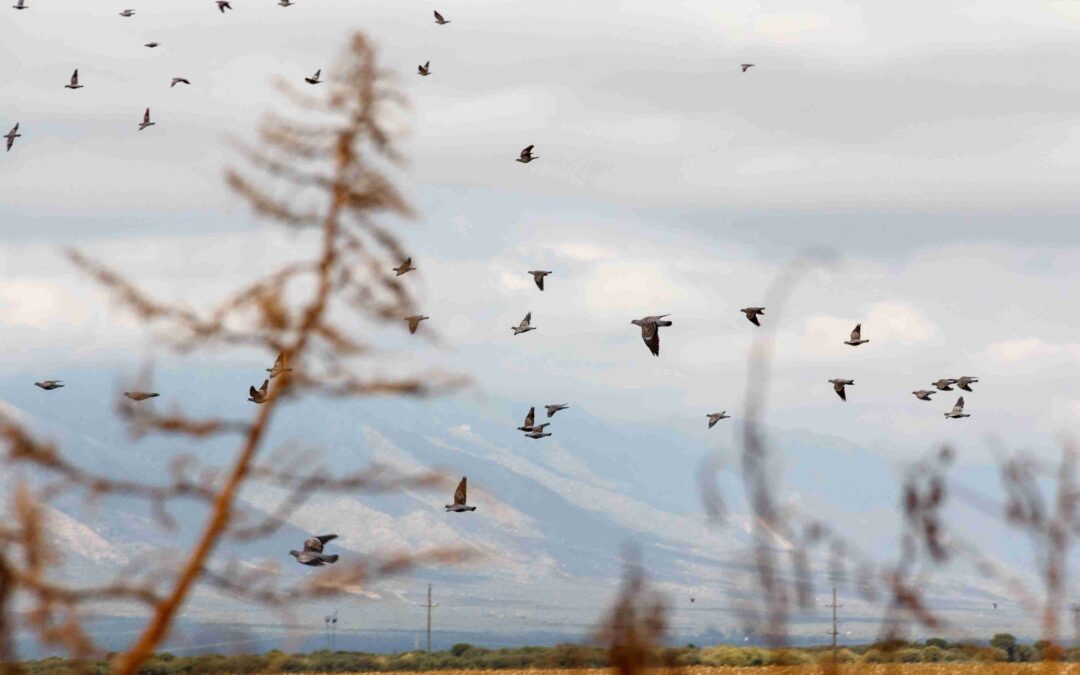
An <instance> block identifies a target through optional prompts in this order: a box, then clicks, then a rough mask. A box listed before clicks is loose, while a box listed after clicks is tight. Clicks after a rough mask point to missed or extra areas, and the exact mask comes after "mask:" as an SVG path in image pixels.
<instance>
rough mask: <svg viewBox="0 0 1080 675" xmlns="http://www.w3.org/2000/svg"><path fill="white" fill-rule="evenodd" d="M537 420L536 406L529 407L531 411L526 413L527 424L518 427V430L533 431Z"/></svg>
mask: <svg viewBox="0 0 1080 675" xmlns="http://www.w3.org/2000/svg"><path fill="white" fill-rule="evenodd" d="M535 421H536V407H535V406H533V407H532V408H529V412H528V414H527V415H525V424H523V425H521V426H520V427H518V431H532V429H533V422H535Z"/></svg>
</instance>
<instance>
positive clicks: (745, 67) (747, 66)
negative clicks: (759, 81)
mask: <svg viewBox="0 0 1080 675" xmlns="http://www.w3.org/2000/svg"><path fill="white" fill-rule="evenodd" d="M739 67H740V68H742V71H743V72H744V73H745V72H746V71H748V70H750V69H751V68H753V67H754V64H753V63H743V64H740V66H739Z"/></svg>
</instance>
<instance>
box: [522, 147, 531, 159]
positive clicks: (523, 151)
mask: <svg viewBox="0 0 1080 675" xmlns="http://www.w3.org/2000/svg"><path fill="white" fill-rule="evenodd" d="M532 150H533V146H531V145H530V146H528V147H527V148H525V149H524V150H522V151H521V156H522V157H528V156H529V155H531V154H532Z"/></svg>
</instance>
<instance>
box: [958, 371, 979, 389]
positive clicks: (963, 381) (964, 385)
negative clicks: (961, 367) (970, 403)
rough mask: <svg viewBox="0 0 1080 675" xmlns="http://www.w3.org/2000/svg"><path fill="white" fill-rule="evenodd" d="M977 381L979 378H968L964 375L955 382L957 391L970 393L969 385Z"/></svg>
mask: <svg viewBox="0 0 1080 675" xmlns="http://www.w3.org/2000/svg"><path fill="white" fill-rule="evenodd" d="M978 381H979V378H977V377H969V376H967V375H964V376H962V377H961V378H960V379H959V380H957V381H956V386H957V388H958V389H963V390H964V391H971V390H972V389H971V385H972V384H974V383H975V382H978Z"/></svg>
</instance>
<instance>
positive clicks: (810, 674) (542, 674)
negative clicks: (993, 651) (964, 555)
mask: <svg viewBox="0 0 1080 675" xmlns="http://www.w3.org/2000/svg"><path fill="white" fill-rule="evenodd" d="M614 672H615V671H613V670H611V669H608V668H582V669H546V670H544V669H531V670H436V671H398V672H388V673H379V675H613V674H614ZM650 672H655V673H657V674H663V673H671V675H675V674H676V673H677V674H679V675H827V674H831V673H832V672H833V669H832V668H831V667H825V666H820V665H802V666H707V667H702V666H691V667H687V668H682V669H680V670H678V671H664V670H657V671H650ZM836 672H837V673H839V675H901V674H903V675H909V674H910V675H983V674H984V673H985V674H987V675H1013V674H1014V673H1016V674H1020V675H1043V674H1045V675H1080V663H1060V664H1051V663H873V664H862V663H856V664H850V665H841V666H840V667H839V668H837V669H836ZM311 675H315V674H314V673H312V674H311Z"/></svg>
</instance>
